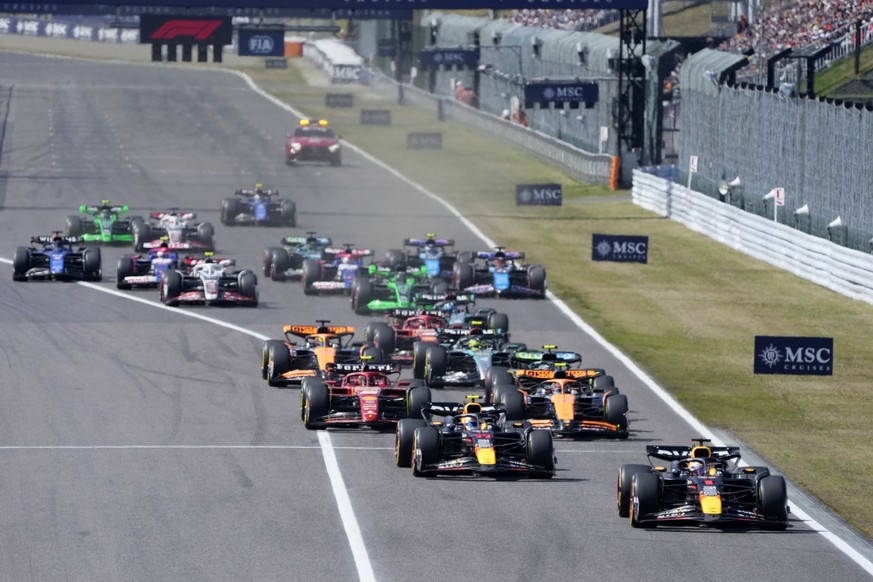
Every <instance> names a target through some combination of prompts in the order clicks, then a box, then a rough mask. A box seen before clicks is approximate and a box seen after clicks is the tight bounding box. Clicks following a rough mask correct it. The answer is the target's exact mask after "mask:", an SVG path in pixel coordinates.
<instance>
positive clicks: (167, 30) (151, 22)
mask: <svg viewBox="0 0 873 582" xmlns="http://www.w3.org/2000/svg"><path fill="white" fill-rule="evenodd" d="M139 42H140V44H149V43H159V44H189V45H190V44H213V45H226V44H231V43H232V42H233V25H232V24H231V18H230V16H209V17H205V16H203V17H197V16H158V15H154V14H143V15H142V16H140V17H139ZM284 47H285V41H284V40H283V41H282V51H283V54H284V50H285V48H284Z"/></svg>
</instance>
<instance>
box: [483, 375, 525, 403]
mask: <svg viewBox="0 0 873 582" xmlns="http://www.w3.org/2000/svg"><path fill="white" fill-rule="evenodd" d="M507 392H518V384H517V383H516V381H515V376H513V375H512V374H510V373H508V372H504V373H503V374H496V375H494V376H493V378H492V384H491V402H492V403H498V402H500V395H501V394H506V393H507ZM486 396H487V390H486Z"/></svg>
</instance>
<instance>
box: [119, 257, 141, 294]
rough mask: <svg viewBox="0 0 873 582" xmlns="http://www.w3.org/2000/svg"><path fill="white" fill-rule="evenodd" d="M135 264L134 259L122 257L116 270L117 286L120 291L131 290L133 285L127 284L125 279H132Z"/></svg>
mask: <svg viewBox="0 0 873 582" xmlns="http://www.w3.org/2000/svg"><path fill="white" fill-rule="evenodd" d="M135 268H136V267H135V263H134V260H133V258H132V257H121V258H119V259H118V265H117V266H116V268H115V286H116V287H117V288H118V289H130V288H131V287H132V285H131V284H130V283H125V282H124V278H125V277H132V276H133V275H134V271H135Z"/></svg>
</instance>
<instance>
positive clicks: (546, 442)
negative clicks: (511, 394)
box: [516, 392, 555, 479]
mask: <svg viewBox="0 0 873 582" xmlns="http://www.w3.org/2000/svg"><path fill="white" fill-rule="evenodd" d="M516 394H518V395H519V396H521V393H518V392H516ZM525 448H526V450H527V453H526V456H527V462H528V463H530V464H531V465H536V466H538V467H544V468H545V469H544V470H543V471H540V472H537V473H534V474H533V475H531V477H534V478H540V479H551V478H552V477H554V475H555V443H554V441H553V440H552V431H550V430H544V429H534V430H530V431H528V433H527V435H526V436H525Z"/></svg>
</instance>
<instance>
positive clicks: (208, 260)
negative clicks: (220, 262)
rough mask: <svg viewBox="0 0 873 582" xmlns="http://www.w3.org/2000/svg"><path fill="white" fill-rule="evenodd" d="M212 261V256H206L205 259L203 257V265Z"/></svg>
mask: <svg viewBox="0 0 873 582" xmlns="http://www.w3.org/2000/svg"><path fill="white" fill-rule="evenodd" d="M213 262H215V261H213V260H212V257H206V258H205V259H203V264H205V265H209V264H212V263H213Z"/></svg>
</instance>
